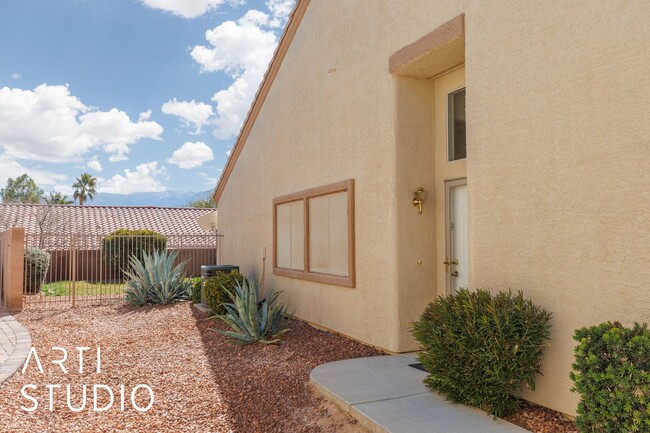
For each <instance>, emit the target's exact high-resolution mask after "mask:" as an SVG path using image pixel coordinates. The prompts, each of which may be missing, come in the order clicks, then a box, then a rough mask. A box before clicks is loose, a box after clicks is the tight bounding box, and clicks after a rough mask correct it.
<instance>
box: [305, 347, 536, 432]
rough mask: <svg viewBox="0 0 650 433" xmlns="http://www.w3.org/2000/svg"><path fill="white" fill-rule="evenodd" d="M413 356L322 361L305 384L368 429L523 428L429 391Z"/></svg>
mask: <svg viewBox="0 0 650 433" xmlns="http://www.w3.org/2000/svg"><path fill="white" fill-rule="evenodd" d="M416 362H417V361H416V360H415V359H414V356H409V355H396V356H378V357H372V358H359V359H348V360H345V361H337V362H331V363H329V364H323V365H320V366H318V367H316V368H315V369H313V370H312V372H311V375H310V380H311V383H312V384H313V385H314V386H315V388H316V389H317V390H318V391H319V392H321V393H322V394H323V395H324V396H325V397H326V398H327V399H329V400H331V401H332V402H333V403H335V404H337V405H338V406H339V407H340V408H341V409H343V410H344V411H345V412H347V413H349V414H350V415H352V416H353V417H354V418H356V419H357V420H358V421H359V423H360V424H361V425H363V426H364V427H366V428H367V429H368V430H370V431H371V432H373V433H425V432H426V433H525V432H527V431H528V430H524V429H522V428H521V427H517V426H515V425H514V424H511V423H509V422H507V421H504V420H502V419H497V420H496V421H494V420H493V419H492V417H491V416H489V415H487V414H486V413H485V412H483V411H481V410H479V409H474V408H469V407H467V406H463V405H460V404H453V403H450V402H448V401H447V400H445V398H444V397H443V396H441V395H439V394H435V393H432V392H430V391H429V390H427V389H426V388H425V387H424V384H423V383H422V380H423V379H424V378H425V377H426V373H425V372H423V371H420V370H417V369H415V368H413V367H409V364H413V363H416Z"/></svg>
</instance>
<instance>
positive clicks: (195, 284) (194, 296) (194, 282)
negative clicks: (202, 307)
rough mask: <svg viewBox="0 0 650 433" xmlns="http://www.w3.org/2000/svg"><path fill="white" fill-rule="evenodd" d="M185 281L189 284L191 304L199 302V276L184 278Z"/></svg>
mask: <svg viewBox="0 0 650 433" xmlns="http://www.w3.org/2000/svg"><path fill="white" fill-rule="evenodd" d="M185 281H186V282H187V283H188V284H189V285H190V301H192V304H200V303H201V277H194V278H186V280H185Z"/></svg>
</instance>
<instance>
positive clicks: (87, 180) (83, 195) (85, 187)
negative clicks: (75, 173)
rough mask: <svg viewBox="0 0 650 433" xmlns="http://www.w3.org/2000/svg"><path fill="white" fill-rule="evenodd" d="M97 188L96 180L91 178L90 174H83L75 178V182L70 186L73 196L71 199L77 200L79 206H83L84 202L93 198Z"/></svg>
mask: <svg viewBox="0 0 650 433" xmlns="http://www.w3.org/2000/svg"><path fill="white" fill-rule="evenodd" d="M96 186H97V178H96V177H93V176H92V175H91V174H90V173H83V174H82V175H81V176H80V177H78V178H77V181H76V182H75V183H73V184H72V187H73V188H74V194H73V195H72V198H74V199H75V200H79V205H80V206H83V205H84V202H85V201H86V200H92V199H93V198H95V194H96V193H97V191H95V187H96Z"/></svg>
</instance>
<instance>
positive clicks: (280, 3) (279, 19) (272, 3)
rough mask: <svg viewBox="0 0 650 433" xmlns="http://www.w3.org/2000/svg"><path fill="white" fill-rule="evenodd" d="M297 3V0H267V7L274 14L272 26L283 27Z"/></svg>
mask: <svg viewBox="0 0 650 433" xmlns="http://www.w3.org/2000/svg"><path fill="white" fill-rule="evenodd" d="M295 4H296V0H267V2H266V7H267V8H269V10H270V11H271V15H272V16H273V19H272V20H271V22H270V23H269V24H270V25H271V27H283V26H284V25H285V24H286V22H287V18H289V15H291V11H292V10H293V7H294V5H295Z"/></svg>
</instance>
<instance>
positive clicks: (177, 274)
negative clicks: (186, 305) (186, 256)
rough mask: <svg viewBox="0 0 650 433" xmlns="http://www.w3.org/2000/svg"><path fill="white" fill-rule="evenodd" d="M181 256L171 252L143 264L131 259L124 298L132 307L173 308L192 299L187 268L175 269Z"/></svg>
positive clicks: (149, 259) (145, 257)
mask: <svg viewBox="0 0 650 433" xmlns="http://www.w3.org/2000/svg"><path fill="white" fill-rule="evenodd" d="M177 255H178V253H176V252H174V253H171V254H168V253H167V251H161V252H157V251H155V252H154V253H153V254H151V255H149V254H148V253H146V252H145V253H144V257H143V258H142V261H140V260H138V259H137V258H136V257H135V256H131V262H130V264H131V270H130V271H127V272H125V274H126V276H127V277H128V280H127V282H126V288H125V289H124V295H125V299H126V302H128V303H129V304H132V305H145V304H169V303H172V302H177V301H185V300H187V299H189V296H190V295H189V292H190V284H189V283H188V282H187V281H186V278H185V274H184V271H185V264H186V263H187V262H183V263H181V264H179V265H178V266H174V261H175V260H176V256H177Z"/></svg>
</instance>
